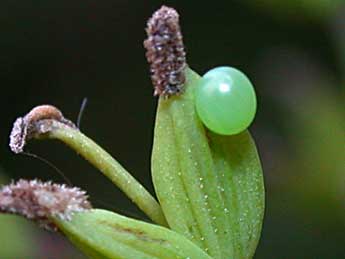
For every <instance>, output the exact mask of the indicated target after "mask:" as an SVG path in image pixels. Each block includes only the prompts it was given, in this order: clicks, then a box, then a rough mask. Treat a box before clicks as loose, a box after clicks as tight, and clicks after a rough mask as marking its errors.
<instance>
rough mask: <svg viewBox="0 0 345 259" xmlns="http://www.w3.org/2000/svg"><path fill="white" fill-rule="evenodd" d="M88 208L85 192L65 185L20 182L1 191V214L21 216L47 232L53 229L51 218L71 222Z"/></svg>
mask: <svg viewBox="0 0 345 259" xmlns="http://www.w3.org/2000/svg"><path fill="white" fill-rule="evenodd" d="M89 209H91V204H90V202H89V201H88V199H87V195H86V192H85V191H83V190H81V189H79V188H77V187H68V186H66V185H64V184H61V185H60V184H55V183H51V182H41V181H39V180H31V181H28V180H23V179H21V180H19V181H18V182H16V183H12V184H9V185H5V186H3V187H2V188H1V189H0V212H3V213H9V214H17V215H21V216H24V217H26V218H28V219H30V220H33V221H36V222H37V223H38V224H39V225H40V226H42V227H44V228H46V229H49V230H55V229H56V228H55V226H54V224H53V222H52V221H51V217H58V218H59V219H62V220H70V219H71V217H72V216H73V214H74V213H76V212H82V211H85V210H89Z"/></svg>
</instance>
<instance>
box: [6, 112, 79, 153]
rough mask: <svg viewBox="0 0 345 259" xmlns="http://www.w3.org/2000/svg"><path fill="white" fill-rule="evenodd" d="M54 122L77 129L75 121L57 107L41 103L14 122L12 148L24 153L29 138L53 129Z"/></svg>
mask: <svg viewBox="0 0 345 259" xmlns="http://www.w3.org/2000/svg"><path fill="white" fill-rule="evenodd" d="M54 122H58V123H60V124H62V125H64V126H66V127H72V128H76V129H77V127H76V126H75V125H74V123H73V122H71V121H70V120H67V119H66V118H65V117H64V116H63V115H62V113H61V111H60V110H59V109H57V108H56V107H54V106H52V105H39V106H36V107H35V108H33V109H32V110H31V111H30V112H29V113H28V114H26V115H25V116H24V117H19V118H17V119H16V121H15V122H14V124H13V128H12V131H11V134H10V144H9V146H10V149H11V150H12V152H14V153H16V154H18V153H22V152H23V150H24V146H25V144H26V141H27V140H29V139H31V138H33V137H34V136H36V135H40V134H44V133H47V132H48V131H50V130H52V128H53V127H54Z"/></svg>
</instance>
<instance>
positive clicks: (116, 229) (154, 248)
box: [53, 209, 211, 259]
mask: <svg viewBox="0 0 345 259" xmlns="http://www.w3.org/2000/svg"><path fill="white" fill-rule="evenodd" d="M53 221H54V223H55V224H57V225H58V227H59V229H60V230H61V231H62V232H63V233H64V234H65V235H66V236H67V237H68V238H69V239H70V240H71V241H72V242H73V243H74V244H75V245H76V246H77V247H79V248H80V249H81V250H82V251H83V252H84V253H85V254H86V255H88V256H89V257H90V258H93V259H110V258H111V259H211V258H210V257H209V256H208V255H207V254H206V253H204V252H203V251H202V250H201V249H200V248H198V247H197V246H196V245H194V244H193V243H192V242H190V241H189V240H187V239H186V238H185V237H183V236H181V235H179V234H177V233H175V232H173V231H171V230H169V229H167V228H164V227H160V226H157V225H153V224H149V223H145V222H142V221H139V220H134V219H130V218H127V217H124V216H121V215H118V214H116V213H113V212H110V211H106V210H99V209H93V210H89V211H86V212H82V213H77V214H75V215H74V216H73V218H72V220H71V221H66V220H61V219H58V218H54V219H53Z"/></svg>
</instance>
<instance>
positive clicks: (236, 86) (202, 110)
mask: <svg viewBox="0 0 345 259" xmlns="http://www.w3.org/2000/svg"><path fill="white" fill-rule="evenodd" d="M195 91H196V92H195V105H196V110H197V113H198V116H199V118H200V120H201V121H202V122H203V123H204V124H205V126H206V127H207V128H208V129H209V130H211V131H213V132H215V133H218V134H221V135H233V134H237V133H240V132H242V131H243V130H245V129H247V128H248V127H249V125H250V124H251V122H252V121H253V119H254V117H255V113H256V95H255V90H254V87H253V85H252V84H251V82H250V81H249V79H248V77H247V76H246V75H245V74H243V73H242V72H241V71H239V70H237V69H235V68H232V67H217V68H214V69H211V70H210V71H208V72H207V73H206V74H205V75H204V76H203V77H202V79H201V80H200V83H199V85H198V86H197V87H196V89H195Z"/></svg>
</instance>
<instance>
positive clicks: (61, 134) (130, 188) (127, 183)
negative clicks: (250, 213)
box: [44, 122, 168, 226]
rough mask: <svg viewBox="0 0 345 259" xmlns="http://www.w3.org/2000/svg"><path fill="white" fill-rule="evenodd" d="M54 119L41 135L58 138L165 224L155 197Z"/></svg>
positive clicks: (91, 143) (90, 143)
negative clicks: (48, 128) (53, 123)
mask: <svg viewBox="0 0 345 259" xmlns="http://www.w3.org/2000/svg"><path fill="white" fill-rule="evenodd" d="M55 123H57V124H56V125H55V127H54V129H53V130H51V131H49V132H47V133H46V134H44V137H47V138H50V139H58V140H61V141H62V142H64V143H65V144H66V145H68V146H69V147H71V148H72V149H74V150H75V151H76V152H77V153H79V154H80V155H81V156H83V157H84V158H85V159H86V160H87V161H89V162H90V163H91V164H92V165H93V166H95V167H96V168H97V169H99V170H100V171H101V172H102V173H103V174H104V175H105V176H106V177H108V178H109V179H110V180H111V181H112V182H113V183H114V184H115V185H116V186H118V188H120V190H122V191H123V192H124V193H125V194H126V195H127V196H128V197H129V198H130V199H131V200H132V201H133V202H134V203H135V204H136V205H137V206H138V207H139V208H140V209H141V210H142V211H143V212H144V213H145V214H146V215H147V216H148V217H149V218H151V219H152V220H153V221H154V222H156V223H157V224H160V225H162V226H167V225H168V224H167V222H166V220H165V217H164V214H163V212H162V209H161V206H160V205H159V203H158V202H157V201H156V199H155V198H154V197H153V196H152V195H151V194H150V193H149V192H148V191H147V190H146V189H145V187H143V186H142V185H141V184H140V183H139V182H138V181H137V180H136V179H135V178H134V177H133V176H132V175H131V174H130V173H129V172H128V171H127V170H126V169H124V168H123V167H122V166H121V165H120V164H119V163H118V162H117V161H116V160H115V159H114V158H113V157H112V156H111V155H110V154H109V153H107V152H106V151H105V150H104V149H102V148H101V147H100V146H99V145H97V144H96V143H95V142H94V141H93V140H91V139H90V138H88V137H87V136H85V135H84V134H83V133H81V132H80V131H79V130H77V129H74V128H71V127H66V126H65V125H63V124H62V125H61V127H59V126H58V124H60V123H59V122H55Z"/></svg>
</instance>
